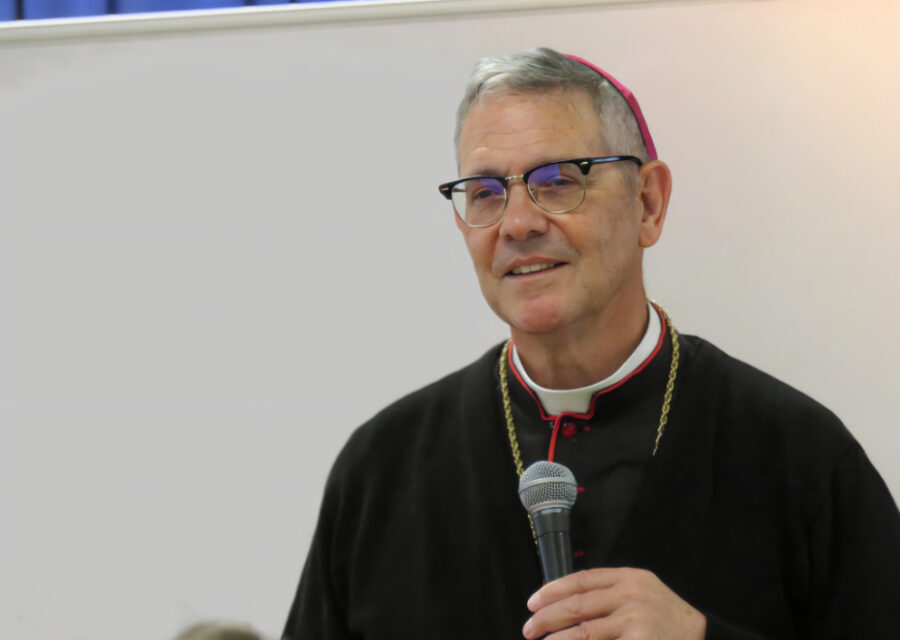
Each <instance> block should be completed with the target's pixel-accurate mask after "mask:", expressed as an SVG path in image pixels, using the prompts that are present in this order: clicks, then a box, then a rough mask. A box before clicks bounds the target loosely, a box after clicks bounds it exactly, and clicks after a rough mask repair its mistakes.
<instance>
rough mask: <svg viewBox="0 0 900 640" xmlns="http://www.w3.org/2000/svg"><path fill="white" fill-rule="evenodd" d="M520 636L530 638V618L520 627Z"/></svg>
mask: <svg viewBox="0 0 900 640" xmlns="http://www.w3.org/2000/svg"><path fill="white" fill-rule="evenodd" d="M522 635H523V636H525V637H526V638H530V637H531V618H528V621H527V622H526V623H525V626H524V627H522Z"/></svg>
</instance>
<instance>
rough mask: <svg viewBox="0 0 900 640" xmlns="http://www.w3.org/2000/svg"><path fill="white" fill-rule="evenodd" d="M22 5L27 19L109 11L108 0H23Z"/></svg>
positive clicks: (85, 14)
mask: <svg viewBox="0 0 900 640" xmlns="http://www.w3.org/2000/svg"><path fill="white" fill-rule="evenodd" d="M22 7H23V10H24V11H23V17H24V18H25V19H26V20H41V19H43V18H76V17H81V16H100V15H103V14H105V13H108V12H109V3H108V1H107V0H23V2H22ZM13 10H15V0H13Z"/></svg>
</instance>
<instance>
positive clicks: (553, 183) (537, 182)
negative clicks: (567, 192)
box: [528, 163, 581, 190]
mask: <svg viewBox="0 0 900 640" xmlns="http://www.w3.org/2000/svg"><path fill="white" fill-rule="evenodd" d="M528 184H529V186H531V188H532V189H536V190H545V189H566V188H569V187H575V186H578V187H580V186H581V176H580V173H579V171H578V167H575V166H574V165H571V164H570V163H563V164H548V165H546V166H543V167H538V168H537V169H535V170H534V172H533V173H532V174H531V175H530V176H528Z"/></svg>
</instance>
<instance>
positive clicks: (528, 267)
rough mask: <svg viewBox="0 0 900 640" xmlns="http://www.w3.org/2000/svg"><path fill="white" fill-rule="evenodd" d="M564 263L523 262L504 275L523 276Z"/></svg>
mask: <svg viewBox="0 0 900 640" xmlns="http://www.w3.org/2000/svg"><path fill="white" fill-rule="evenodd" d="M563 264H565V263H563V262H538V263H537V264H523V265H519V266H518V267H516V268H515V269H513V270H512V271H509V272H508V273H507V274H506V275H508V276H525V275H528V274H531V273H538V272H540V271H548V270H550V269H555V268H556V267H559V266H561V265H563Z"/></svg>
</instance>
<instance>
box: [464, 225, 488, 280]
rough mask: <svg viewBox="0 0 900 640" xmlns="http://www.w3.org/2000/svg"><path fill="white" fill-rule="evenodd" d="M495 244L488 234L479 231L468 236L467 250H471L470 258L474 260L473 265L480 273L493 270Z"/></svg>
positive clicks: (473, 231)
mask: <svg viewBox="0 0 900 640" xmlns="http://www.w3.org/2000/svg"><path fill="white" fill-rule="evenodd" d="M493 246H494V245H493V242H492V241H491V238H490V237H489V236H488V234H485V233H479V232H478V230H474V229H473V230H471V231H469V232H468V233H467V234H466V248H467V249H468V250H469V256H470V257H471V258H472V264H473V265H475V270H476V271H478V272H479V273H480V272H482V271H484V270H488V271H490V268H491V261H492V260H493Z"/></svg>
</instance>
